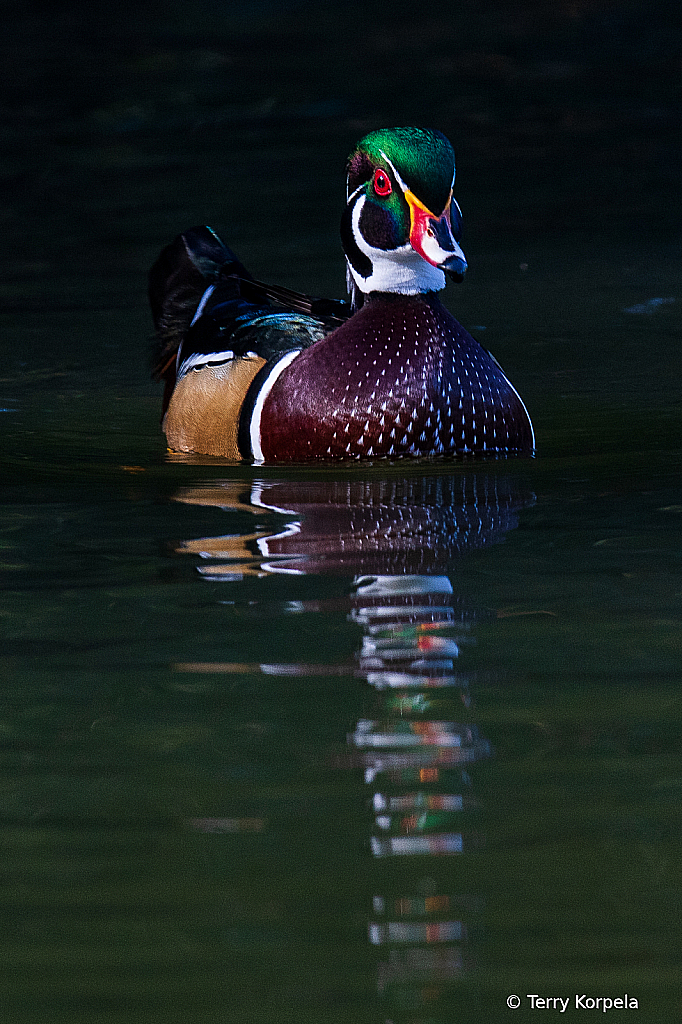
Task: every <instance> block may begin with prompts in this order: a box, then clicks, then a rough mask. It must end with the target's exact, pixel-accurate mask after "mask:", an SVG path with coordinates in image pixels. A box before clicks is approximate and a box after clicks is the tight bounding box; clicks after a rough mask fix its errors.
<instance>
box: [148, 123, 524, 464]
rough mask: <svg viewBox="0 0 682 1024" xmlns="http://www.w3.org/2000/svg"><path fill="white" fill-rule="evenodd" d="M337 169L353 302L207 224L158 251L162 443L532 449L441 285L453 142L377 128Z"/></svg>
mask: <svg viewBox="0 0 682 1024" xmlns="http://www.w3.org/2000/svg"><path fill="white" fill-rule="evenodd" d="M347 171H348V191H347V197H348V198H347V204H346V209H345V211H344V214H343V217H342V221H341V238H342V242H343V248H344V251H345V254H346V263H347V282H348V289H349V293H350V302H348V303H346V302H341V301H336V300H331V299H316V298H313V297H311V296H308V295H302V294H300V293H298V292H293V291H290V290H289V289H285V288H281V287H277V286H269V285H265V284H263V283H261V282H259V281H256V280H254V278H253V277H251V275H250V274H249V273H248V271H247V270H246V269H245V268H244V267H243V266H242V264H241V263H240V262H239V260H238V259H237V257H236V256H235V255H234V253H233V252H232V251H231V250H230V249H229V248H228V247H227V246H226V245H225V243H224V242H223V241H222V240H221V239H220V238H219V236H218V235H217V234H216V232H215V231H213V229H212V228H209V227H196V228H191V229H190V230H188V231H186V232H184V233H183V234H182V235H179V236H178V238H176V239H175V241H174V242H173V243H172V244H171V245H170V246H168V247H167V248H166V249H164V250H163V252H162V253H161V255H160V256H159V258H158V260H157V262H156V263H155V264H154V266H153V268H152V270H151V272H150V284H149V294H150V301H151V306H152V313H153V317H154V321H155V325H156V330H157V344H156V358H155V372H156V375H157V377H159V378H162V379H163V380H164V381H165V385H166V389H165V395H164V405H163V409H164V417H163V428H164V430H165V433H166V437H167V440H168V444H169V446H170V448H171V449H173V450H175V451H181V452H196V453H200V454H205V455H217V456H225V457H228V458H244V459H249V460H251V461H254V462H256V463H264V462H265V463H270V462H299V461H304V460H310V459H366V458H377V457H381V456H389V457H399V456H420V455H421V456H425V455H426V456H432V455H438V454H451V455H462V454H466V453H475V454H491V455H498V456H499V455H506V454H510V453H517V454H518V453H524V454H530V453H532V452H533V450H534V444H535V442H534V435H533V428H532V425H531V422H530V418H529V416H528V413H527V411H526V408H525V406H524V404H523V402H522V401H521V399H520V397H519V395H518V394H517V392H516V391H515V389H514V387H513V386H512V384H511V383H510V382H509V381H508V380H507V378H506V376H505V375H504V373H503V372H502V369H501V368H500V366H499V364H498V363H497V361H496V360H495V359H494V357H493V356H491V355H490V353H489V352H487V351H486V350H485V349H483V348H482V347H481V346H480V345H479V344H478V342H477V341H475V340H474V338H472V337H471V335H470V334H468V333H467V332H466V331H465V330H464V328H463V327H462V326H461V325H460V324H459V323H458V322H457V321H456V320H455V319H454V317H453V316H451V314H450V313H449V312H448V311H447V310H446V309H445V307H444V306H443V305H442V303H441V302H440V300H439V298H438V295H437V292H439V291H440V290H441V289H443V288H444V287H445V282H446V274H447V275H449V276H450V277H451V278H453V279H454V280H455V281H461V280H462V278H463V277H464V274H465V271H466V268H467V264H466V260H465V257H464V253H463V252H462V250H461V248H460V246H459V240H460V236H461V212H460V209H459V206H458V205H457V203H456V201H455V200H454V198H453V191H452V190H453V185H454V180H455V158H454V152H453V149H452V146H451V145H450V143H449V142H448V140H447V139H446V138H445V136H444V135H442V134H441V133H440V132H437V131H425V130H422V129H419V128H392V129H381V130H379V131H374V132H371V133H370V134H369V135H366V136H365V137H364V138H363V139H362V140H361V141H360V142H359V143H358V144H357V146H356V148H355V149H354V150H353V152H352V153H351V155H350V157H349V159H348V166H347Z"/></svg>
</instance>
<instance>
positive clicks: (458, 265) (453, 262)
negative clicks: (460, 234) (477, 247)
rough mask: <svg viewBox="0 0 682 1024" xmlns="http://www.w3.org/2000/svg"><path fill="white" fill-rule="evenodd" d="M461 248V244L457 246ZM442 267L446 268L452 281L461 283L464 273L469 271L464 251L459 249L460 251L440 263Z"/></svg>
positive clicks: (442, 268)
mask: <svg viewBox="0 0 682 1024" xmlns="http://www.w3.org/2000/svg"><path fill="white" fill-rule="evenodd" d="M457 248H458V249H459V246H457ZM440 269H441V270H444V271H445V273H446V274H447V275H448V277H449V278H450V279H451V280H452V281H456V282H457V284H459V283H460V282H461V281H463V280H464V275H465V274H466V272H467V261H466V259H465V258H464V253H463V252H462V250H461V249H459V253H453V254H452V256H448V258H447V259H446V260H445V261H444V262H443V263H441V264H440Z"/></svg>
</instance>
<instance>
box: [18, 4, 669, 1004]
mask: <svg viewBox="0 0 682 1024" xmlns="http://www.w3.org/2000/svg"><path fill="white" fill-rule="evenodd" d="M5 11H6V14H7V17H6V25H7V40H6V42H5V44H4V47H5V51H6V53H5V61H4V65H3V75H4V86H5V92H4V96H5V99H4V104H5V105H4V106H3V108H2V111H1V112H0V127H1V129H2V142H3V149H2V156H1V158H0V179H1V182H2V186H3V191H2V217H3V226H4V228H5V246H4V248H3V253H2V258H1V262H2V268H3V282H2V285H1V286H0V297H1V298H2V300H3V305H2V311H1V313H0V324H1V326H2V335H1V336H2V370H1V371H0V407H1V408H2V412H0V424H1V426H2V451H1V453H0V467H1V469H0V472H1V473H2V477H1V480H2V506H1V508H0V569H1V570H2V577H1V579H2V599H1V603H0V628H1V630H2V637H3V640H2V646H1V647H0V678H1V680H2V691H1V692H2V699H1V701H0V729H1V737H2V761H1V765H2V769H1V771H0V820H1V821H2V832H1V839H2V860H1V863H2V888H1V890H0V907H1V917H2V929H1V931H0V950H1V953H0V976H1V977H2V981H1V983H0V984H1V990H2V1005H3V1019H6V1020H8V1021H12V1022H15V1021H16V1022H17V1024H29V1022H30V1024H34V1022H35V1024H38V1022H41V1024H43V1022H55V1024H56V1022H60V1024H61V1022H64V1021H67V1020H68V1021H71V1022H72V1021H78V1022H79V1024H80V1022H83V1024H119V1022H120V1024H123V1022H125V1024H137V1022H142V1021H144V1022H145V1024H156V1022H158V1024H161V1022H163V1024H167V1022H176V1021H178V1022H180V1021H182V1022H183V1024H184V1022H187V1021H191V1022H193V1024H194V1022H196V1024H213V1022H230V1024H232V1022H234V1024H256V1022H258V1024H279V1022H297V1024H298V1022H306V1024H307V1022H310V1024H318V1022H325V1024H326V1022H330V1024H355V1022H367V1024H387V1022H390V1024H452V1022H455V1021H466V1022H473V1021H491V1022H497V1021H517V1020H519V1021H520V1020H528V1019H531V1020H533V1019H536V1018H540V1019H543V1020H544V1019H547V1018H549V1019H556V1015H557V1014H558V1013H559V1010H558V1009H556V1010H554V1009H548V1008H540V1007H538V1008H537V1009H536V1010H532V1009H531V1008H530V1001H529V1000H528V998H527V994H531V993H537V994H538V995H540V996H543V997H559V996H561V997H564V998H566V997H569V999H570V1004H569V1006H568V1009H567V1010H566V1013H567V1015H568V1018H567V1019H571V1017H575V1015H576V1014H580V1013H582V1014H583V1017H579V1018H578V1019H579V1020H581V1019H587V1020H593V1019H594V1014H596V1013H600V1012H601V1008H600V1009H599V1010H596V1009H595V1010H591V1011H590V1010H588V1009H579V1008H576V1007H575V996H576V995H578V996H581V995H582V994H583V993H584V994H586V995H587V996H589V997H593V998H596V997H599V996H601V997H610V998H612V999H615V998H616V997H622V996H623V995H624V994H625V993H628V995H629V997H630V998H631V999H632V998H634V999H636V1000H637V1001H638V1004H639V1005H638V1009H637V1010H634V1011H630V1012H631V1013H632V1014H633V1016H632V1018H630V1017H628V1016H626V1017H625V1019H634V1020H636V1021H640V1022H643V1021H646V1022H652V1024H653V1022H656V1024H657V1022H663V1021H678V1020H679V1019H680V1013H681V1011H682V996H681V992H680V968H681V963H680V961H681V941H682V925H681V924H680V909H681V902H682V878H681V873H682V871H681V866H680V865H681V857H680V854H681V852H682V849H681V828H680V826H681V824H682V822H681V819H682V810H681V806H682V804H681V796H682V767H681V761H680V755H681V754H682V699H681V697H680V663H681V644H680V607H681V605H682V577H681V573H680V555H681V552H682V489H681V487H680V464H681V462H682V448H681V446H680V441H679V438H680V430H681V428H682V406H681V404H680V398H679V383H678V382H679V380H680V377H681V375H682V357H681V353H680V347H679V342H680V338H681V336H682V329H681V325H680V305H681V304H682V295H681V294H680V289H679V282H680V273H681V270H682V244H681V240H682V218H681V217H680V204H679V199H678V196H679V191H680V166H681V165H682V163H681V161H680V145H679V127H680V125H679V112H678V106H677V93H676V89H677V84H676V82H677V77H678V71H677V70H676V69H678V64H676V63H675V61H676V60H677V61H679V57H678V56H677V57H676V54H678V53H679V48H678V47H679V41H680V28H679V23H678V21H677V20H676V18H674V17H673V16H672V15H671V14H670V12H667V10H666V8H665V7H664V6H663V5H661V4H658V5H653V6H652V5H647V6H641V7H640V6H638V5H637V4H630V5H625V4H623V3H612V4H607V5H601V6H600V5H598V4H595V5H590V4H582V5H581V4H577V5H576V4H573V5H570V6H569V5H566V6H564V5H562V4H560V3H559V4H555V5H552V6H551V7H550V6H549V5H548V6H547V7H545V6H544V5H542V4H521V3H517V4H514V5H505V6H503V7H498V6H496V5H493V4H489V5H478V6H474V5H471V6H467V5H464V6H463V7H462V8H458V9H457V10H456V11H454V10H453V11H450V10H449V9H448V10H444V9H441V8H436V6H433V7H431V8H427V9H425V10H424V12H422V14H421V16H419V17H416V16H415V14H414V13H413V12H412V11H411V10H408V9H407V8H406V7H403V6H402V5H401V4H400V3H398V4H397V5H396V6H394V7H393V8H392V9H391V11H390V17H388V12H387V10H386V9H384V10H383V11H381V12H378V13H380V14H381V17H377V18H376V19H374V18H373V17H372V18H371V19H370V23H368V22H367V15H366V11H365V14H364V15H363V14H362V12H361V11H360V9H359V8H356V7H355V6H354V5H352V4H350V5H347V6H344V7H343V8H341V7H339V8H335V7H331V8H328V9H326V10H325V12H324V13H322V11H321V10H318V9H317V8H311V7H309V6H308V5H306V4H289V5H286V6H285V8H282V9H280V12H279V17H278V18H275V17H273V15H272V12H271V8H270V6H269V5H268V4H267V3H262V4H258V5H256V4H251V5H246V4H244V5H232V6H231V7H229V8H224V7H219V6H218V5H217V4H212V3H208V2H205V3H203V4H199V5H192V9H191V11H190V10H189V9H188V8H187V7H185V6H183V5H177V6H175V7H174V6H172V5H171V6H170V8H168V7H165V6H164V7H163V8H162V7H161V5H153V4H147V5H145V6H144V7H143V8H142V9H141V10H139V11H138V12H137V13H136V14H131V12H130V11H129V10H128V9H127V8H126V7H125V5H120V4H119V5H117V4H110V5H106V6H105V5H101V6H99V7H98V6H97V5H95V6H94V7H93V8H92V10H91V11H90V14H89V16H88V19H87V20H85V19H84V18H83V16H82V15H81V14H79V13H78V11H77V9H76V8H69V7H68V6H62V7H56V6H55V7H53V6H48V5H46V4H43V5H34V6H33V7H30V8H23V7H22V8H19V7H16V8H14V7H12V6H11V5H6V7H5ZM284 15H286V17H284ZM363 17H364V20H363ZM359 26H362V31H360V28H359ZM411 121H415V122H421V123H428V124H433V125H436V126H437V127H439V128H441V129H442V130H443V131H445V132H446V133H447V134H448V135H449V136H450V137H451V138H452V140H453V142H454V144H455V148H456V152H457V155H458V168H459V169H458V188H457V195H458V198H459V199H460V202H461V205H462V207H463V210H464V224H465V235H464V239H463V245H464V249H465V252H466V254H467V257H468V258H469V261H470V265H471V272H470V274H469V275H468V277H467V280H466V282H465V283H464V284H463V285H462V286H461V287H460V288H458V289H455V288H452V289H451V290H450V291H448V293H447V299H446V301H447V302H448V305H449V306H450V308H451V309H452V310H453V312H454V313H455V315H456V316H457V317H458V319H460V320H461V321H462V322H463V324H464V325H465V326H466V327H467V328H469V329H470V330H472V332H473V333H474V334H475V335H476V336H478V337H479V338H480V339H481V341H482V342H483V343H484V344H485V345H486V346H488V347H490V349H491V350H492V351H493V352H494V353H495V355H496V356H497V357H498V358H499V360H500V361H501V363H502V365H503V366H504V367H505V369H506V370H507V372H508V373H509V375H510V377H511V379H512V380H513V381H514V383H515V385H516V386H517V387H518V389H519V391H520V392H521V394H522V395H523V397H524V399H525V400H526V402H527V404H528V406H529V409H530V411H531V414H532V415H533V418H534V422H535V426H536V431H537V438H538V457H537V458H536V459H534V460H516V461H513V462H507V463H504V462H495V463H484V464H475V463H469V464H461V463H459V464H453V463H450V462H447V461H435V462H431V463H428V462H427V463H419V462H403V463H392V464H389V463H375V464H367V465H364V466H349V467H344V466H334V467H328V468H319V467H318V468H310V467H309V468H301V469H297V468H292V469H287V470H286V471H282V470H277V471H273V470H270V469H267V468H254V467H250V466H247V465H234V464H229V463H224V462H220V461H219V460H206V459H199V458H197V459H191V458H178V457H173V456H168V455H167V453H166V451H165V446H164V443H163V437H162V435H161V433H160V431H159V425H158V417H159V412H160V395H159V394H158V391H157V388H156V386H155V385H153V384H152V383H151V382H150V381H149V380H148V376H147V369H146V346H147V344H148V338H149V332H150V320H149V316H148V312H147V308H146V300H145V295H144V290H145V274H146V271H147V268H148V266H149V264H150V263H151V262H152V260H153V259H154V257H155V255H156V253H157V251H158V249H159V248H160V247H161V246H162V245H164V244H165V243H166V242H167V241H168V240H169V239H170V238H171V237H172V236H173V235H174V234H175V233H176V232H177V231H178V230H181V229H182V228H184V227H186V226H188V225H189V224H192V223H195V222H201V221H204V220H211V221H215V222H216V223H218V224H221V225H224V226H225V229H226V233H227V236H228V238H229V240H230V242H231V243H232V244H233V245H234V246H235V248H236V249H237V250H238V251H239V253H240V255H241V257H242V258H243V259H244V261H245V262H246V263H247V265H248V266H249V267H250V268H251V269H252V271H253V272H254V273H255V274H256V276H258V277H261V278H264V279H266V280H273V281H279V282H281V283H282V284H285V285H289V286H292V287H297V288H301V289H306V290H308V291H310V292H313V293H317V294H330V295H337V296H341V295H342V294H343V265H342V259H341V255H340V246H339V243H338V240H337V224H338V219H339V216H340V211H341V205H342V203H343V184H344V182H343V162H344V159H345V155H346V153H347V151H348V150H349V148H350V146H351V145H352V143H353V142H354V141H355V139H356V138H357V137H359V136H360V135H361V134H363V132H364V131H366V130H369V129H370V128H373V127H377V126H379V125H381V124H385V123H388V124H391V123H400V122H411ZM653 300H663V301H653ZM511 994H518V995H519V996H520V997H521V1008H520V1009H518V1010H512V1009H509V1008H508V1007H507V1004H506V999H507V997H508V996H509V995H511ZM609 1012H610V1014H611V1016H609V1018H608V1019H609V1020H611V1019H613V1017H614V1016H615V1018H616V1019H617V1020H620V1019H622V1017H623V1015H624V1014H626V1011H625V1010H619V1009H616V1008H613V1009H612V1010H610V1011H609ZM533 1015H534V1016H533ZM597 1019H602V1018H601V1017H599V1018H597Z"/></svg>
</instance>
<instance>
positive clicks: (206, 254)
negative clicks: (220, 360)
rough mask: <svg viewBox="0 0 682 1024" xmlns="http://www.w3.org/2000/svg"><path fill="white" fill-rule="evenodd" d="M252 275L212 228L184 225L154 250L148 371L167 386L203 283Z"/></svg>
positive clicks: (207, 285) (172, 379)
mask: <svg viewBox="0 0 682 1024" xmlns="http://www.w3.org/2000/svg"><path fill="white" fill-rule="evenodd" d="M232 274H234V275H236V276H237V277H239V278H243V279H246V280H249V279H250V277H251V275H250V274H249V273H248V271H247V270H246V269H245V268H244V266H243V265H242V264H241V263H240V262H239V260H238V259H237V257H236V256H235V254H234V253H233V252H232V250H231V249H230V248H229V247H228V246H227V245H225V243H224V242H223V241H222V240H221V239H220V237H219V236H218V235H217V234H216V232H215V231H214V230H213V229H212V228H210V227H206V226H203V225H201V226H199V227H195V228H189V230H187V231H183V233H182V234H181V235H178V236H177V238H175V239H174V240H173V241H172V242H171V244H170V245H167V246H166V248H165V249H163V250H162V252H161V253H160V255H159V258H158V259H157V261H156V263H155V264H154V266H153V267H152V269H151V270H150V271H149V302H150V305H151V308H152V317H153V320H154V327H155V328H156V339H155V343H154V347H153V353H152V373H153V375H154V377H156V378H157V379H159V380H165V381H166V385H167V387H170V388H171V389H172V387H173V384H174V382H175V357H176V354H177V351H178V348H179V347H180V342H181V341H182V339H183V337H184V335H185V332H186V331H187V328H188V327H189V325H190V324H191V322H192V319H193V317H194V315H195V313H196V311H197V308H198V306H199V303H200V302H201V297H202V295H203V294H204V292H205V291H206V289H207V288H208V287H209V286H210V285H212V284H214V283H215V282H216V281H217V280H218V278H220V277H224V276H226V275H232Z"/></svg>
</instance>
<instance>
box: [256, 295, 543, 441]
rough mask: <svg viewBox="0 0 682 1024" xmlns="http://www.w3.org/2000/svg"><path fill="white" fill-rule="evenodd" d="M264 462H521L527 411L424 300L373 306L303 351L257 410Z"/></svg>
mask: <svg viewBox="0 0 682 1024" xmlns="http://www.w3.org/2000/svg"><path fill="white" fill-rule="evenodd" d="M260 435H261V448H262V451H263V457H264V459H265V460H266V461H278V460H289V461H291V460H293V461H298V460H305V459H310V458H316V457H317V458H319V457H322V458H330V457H341V458H367V457H370V458H371V457H372V456H387V455H388V456H390V455H394V456H399V455H427V454H440V453H450V452H452V453H455V452H491V453H507V452H529V451H532V449H533V443H534V442H533V430H532V427H531V424H530V420H529V418H528V414H527V412H526V409H525V407H524V405H523V403H522V402H521V400H520V398H519V396H518V395H517V393H516V391H515V390H514V388H513V387H512V386H511V384H510V383H509V381H508V380H507V378H506V377H505V376H504V374H503V373H502V371H501V370H500V368H499V366H498V365H497V363H496V362H495V361H494V360H493V359H492V357H491V356H490V355H489V354H488V353H487V352H486V351H485V349H483V348H482V347H481V346H480V345H479V344H478V342H477V341H475V340H474V338H472V337H471V335H470V334H468V333H467V332H466V331H465V330H464V328H463V327H462V326H461V325H460V324H459V323H458V322H457V321H456V320H455V319H454V317H452V316H451V315H450V313H448V311H447V310H446V309H445V308H444V306H443V305H442V304H441V303H440V301H439V300H438V299H437V298H436V297H435V296H433V295H431V296H428V297H427V296H397V295H396V296H372V297H370V300H369V301H367V302H366V303H365V305H364V306H363V307H362V309H360V310H359V312H358V313H356V314H355V316H353V317H352V318H351V319H350V320H348V321H347V322H346V323H345V324H343V325H342V326H341V327H339V328H338V329H337V330H335V331H333V332H332V333H331V334H329V335H327V337H326V338H324V339H323V340H322V341H319V342H316V344H314V345H313V346H312V347H311V348H309V349H306V350H305V351H303V352H302V353H301V355H300V356H299V357H298V358H296V359H295V360H294V361H293V362H292V363H291V365H290V366H289V367H288V368H287V369H286V370H284V372H283V373H282V374H281V376H280V377H279V378H278V380H277V381H276V382H275V384H274V386H273V388H272V391H271V392H270V394H269V395H268V397H267V399H266V400H265V403H264V406H263V412H262V416H261V424H260Z"/></svg>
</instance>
